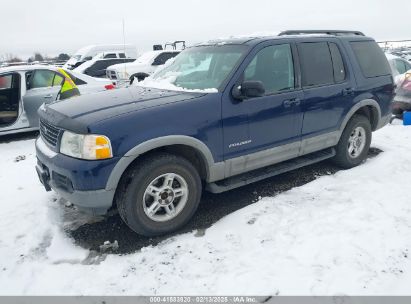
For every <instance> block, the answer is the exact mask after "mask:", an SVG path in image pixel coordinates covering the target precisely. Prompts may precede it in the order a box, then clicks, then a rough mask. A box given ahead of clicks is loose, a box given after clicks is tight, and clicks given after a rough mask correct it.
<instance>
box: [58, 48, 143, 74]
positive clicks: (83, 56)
mask: <svg viewBox="0 0 411 304" xmlns="http://www.w3.org/2000/svg"><path fill="white" fill-rule="evenodd" d="M100 53H105V54H106V56H108V57H107V58H111V56H112V55H111V54H113V53H116V54H118V56H119V58H134V59H136V58H137V49H136V47H135V46H133V45H130V44H126V45H123V44H107V45H89V46H86V47H84V48H81V49H79V50H78V51H77V52H76V53H75V54H74V55H73V56H72V57H71V58H70V59H69V60H68V61H67V62H66V63H65V64H64V66H63V67H64V68H66V69H69V70H73V69H75V68H76V67H78V66H80V65H82V64H83V63H84V62H86V61H89V60H91V59H93V57H95V56H96V55H97V54H100ZM116 58H117V57H116Z"/></svg>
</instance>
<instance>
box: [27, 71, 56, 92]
mask: <svg viewBox="0 0 411 304" xmlns="http://www.w3.org/2000/svg"><path fill="white" fill-rule="evenodd" d="M55 74H56V73H55V72H53V71H49V70H37V71H35V72H34V75H33V77H32V79H31V81H30V89H35V88H46V87H52V86H53V80H54V75H55Z"/></svg>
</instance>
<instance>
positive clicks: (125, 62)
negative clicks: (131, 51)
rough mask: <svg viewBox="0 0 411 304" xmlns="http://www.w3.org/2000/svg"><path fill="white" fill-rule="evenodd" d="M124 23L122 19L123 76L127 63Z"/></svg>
mask: <svg viewBox="0 0 411 304" xmlns="http://www.w3.org/2000/svg"><path fill="white" fill-rule="evenodd" d="M125 27H126V26H125V22H124V18H123V50H124V75H125V74H126V73H127V67H126V65H127V61H126V31H125Z"/></svg>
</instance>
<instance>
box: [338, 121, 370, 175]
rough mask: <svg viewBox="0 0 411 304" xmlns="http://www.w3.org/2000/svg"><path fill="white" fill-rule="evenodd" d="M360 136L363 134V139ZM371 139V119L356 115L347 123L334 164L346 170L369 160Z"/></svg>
mask: <svg viewBox="0 0 411 304" xmlns="http://www.w3.org/2000/svg"><path fill="white" fill-rule="evenodd" d="M356 132H359V133H356ZM356 134H357V136H356ZM359 134H362V135H361V136H362V138H361V136H360V135H359ZM371 137H372V132H371V124H370V121H369V119H368V118H367V117H365V116H363V115H354V116H353V117H352V118H351V119H350V121H349V122H348V123H347V125H346V127H345V129H344V131H343V133H342V135H341V138H340V141H339V142H338V144H337V146H336V152H337V153H336V155H335V157H334V159H333V161H334V163H335V164H337V165H338V166H340V167H342V168H344V169H349V168H353V167H355V166H358V165H359V164H361V163H362V162H363V161H364V160H365V159H366V158H367V155H368V150H369V149H370V144H371ZM353 145H354V146H353ZM356 147H357V149H355V148H356Z"/></svg>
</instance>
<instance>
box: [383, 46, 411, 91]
mask: <svg viewBox="0 0 411 304" xmlns="http://www.w3.org/2000/svg"><path fill="white" fill-rule="evenodd" d="M385 56H386V57H387V59H388V63H389V64H390V67H391V71H392V75H393V76H394V80H395V83H396V84H397V85H398V84H399V82H401V81H402V80H403V77H404V75H405V73H406V72H407V71H409V70H411V62H409V61H407V60H405V59H404V58H401V57H398V56H395V55H392V54H385Z"/></svg>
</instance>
